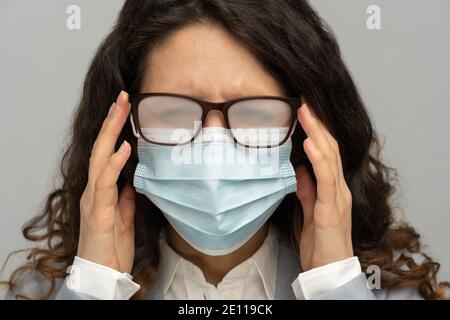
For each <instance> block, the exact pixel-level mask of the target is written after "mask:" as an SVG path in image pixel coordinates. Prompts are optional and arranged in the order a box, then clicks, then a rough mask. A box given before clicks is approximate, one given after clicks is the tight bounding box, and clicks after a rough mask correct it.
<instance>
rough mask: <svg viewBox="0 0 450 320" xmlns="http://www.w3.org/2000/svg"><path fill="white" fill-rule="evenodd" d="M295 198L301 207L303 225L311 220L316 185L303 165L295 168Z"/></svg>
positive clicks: (315, 196) (315, 197)
mask: <svg viewBox="0 0 450 320" xmlns="http://www.w3.org/2000/svg"><path fill="white" fill-rule="evenodd" d="M295 174H296V176H297V193H296V194H297V198H298V199H299V200H300V203H301V204H302V208H303V226H305V225H309V224H310V223H312V222H313V217H314V204H315V203H316V199H317V195H316V193H317V192H316V185H315V183H314V181H313V179H312V178H311V176H310V175H309V173H308V170H306V167H305V166H304V165H301V166H299V167H297V168H296V170H295Z"/></svg>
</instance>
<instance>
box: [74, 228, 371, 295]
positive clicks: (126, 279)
mask: <svg viewBox="0 0 450 320" xmlns="http://www.w3.org/2000/svg"><path fill="white" fill-rule="evenodd" d="M160 248H161V264H160V270H161V271H162V272H163V274H162V277H163V296H164V299H166V300H169V299H187V300H191V299H208V300H209V299H214V300H220V299H224V300H234V299H237V300H245V299H255V300H258V299H262V300H272V299H274V294H275V287H276V275H277V265H278V261H277V259H276V257H278V249H279V231H278V229H277V228H276V227H275V226H274V225H270V227H269V232H268V234H267V237H266V239H265V240H264V242H263V244H262V245H261V247H260V248H259V249H258V250H257V251H256V252H255V253H254V254H253V255H252V256H251V257H250V258H248V259H247V260H245V261H243V262H242V263H240V264H239V265H237V266H236V267H234V268H233V269H232V270H230V271H229V272H228V273H227V274H226V275H225V277H224V278H223V279H222V281H221V282H220V283H219V284H218V285H217V287H215V286H214V285H212V284H210V283H208V282H207V281H206V279H205V277H204V275H203V272H202V271H201V269H200V268H199V267H197V266H196V265H195V264H193V263H192V262H190V261H188V260H186V259H184V258H183V257H181V256H180V255H179V254H177V253H176V252H175V251H174V250H173V249H172V248H171V247H170V246H169V244H168V243H167V239H166V237H165V233H164V232H161V234H160ZM361 272H362V271H361V265H360V263H359V260H358V258H357V257H352V258H349V259H345V260H341V261H338V262H335V263H331V264H328V265H325V266H322V267H319V268H315V269H311V270H309V271H306V272H302V273H300V274H299V276H298V277H297V278H296V279H295V280H294V281H293V283H292V290H293V291H294V294H295V296H296V298H297V299H311V298H313V297H315V296H318V295H320V294H322V293H325V292H327V291H329V290H333V289H335V288H338V287H340V286H342V285H344V284H345V283H347V282H348V281H350V280H352V279H353V278H355V277H357V276H358V275H359V274H360V273H361ZM68 273H69V275H68V276H67V285H68V287H69V288H70V289H72V290H75V291H77V292H80V293H84V294H89V295H91V296H93V297H96V298H98V299H108V300H109V299H117V300H120V299H121V300H124V299H130V298H131V297H132V296H133V295H134V294H135V293H136V292H137V291H138V290H139V289H140V286H139V285H138V284H136V283H134V282H133V281H132V277H131V275H129V274H125V273H121V272H118V271H116V270H114V269H111V268H108V267H105V266H102V265H99V264H96V263H93V262H90V261H87V260H85V259H82V258H80V257H75V260H74V263H73V265H72V266H71V267H69V269H68ZM287 289H288V288H287Z"/></svg>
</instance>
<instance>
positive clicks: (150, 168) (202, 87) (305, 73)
mask: <svg viewBox="0 0 450 320" xmlns="http://www.w3.org/2000/svg"><path fill="white" fill-rule="evenodd" d="M122 90H124V91H122ZM125 91H126V92H125ZM119 92H120V94H119ZM127 92H129V93H131V95H130V94H128V93H127ZM117 95H118V97H117ZM113 100H115V103H114V104H113V105H112V106H110V103H111V101H113ZM224 101H227V103H222V102H224ZM219 102H220V103H219ZM128 119H130V121H128ZM199 123H200V126H201V128H198V126H196V125H198V124H199ZM255 129H256V131H255ZM269 129H270V130H272V129H276V132H275V134H273V132H270V140H267V134H266V135H264V136H263V135H261V134H260V133H261V131H263V130H269ZM179 130H181V133H180V131H179ZM251 130H253V131H251ZM255 133H256V135H255ZM266 133H267V132H266ZM174 134H175V135H174ZM262 136H263V137H265V138H264V139H262V138H261V137H262ZM174 137H175V138H177V140H176V141H175V140H173V138H174ZM205 137H206V140H205V141H206V142H205V143H201V142H202V138H205ZM255 137H257V139H256V140H255V139H254V138H255ZM179 145H181V146H182V148H184V149H178V151H177V152H181V153H180V154H182V153H183V152H186V151H189V148H191V149H190V152H192V153H188V157H185V154H183V155H182V156H181V161H178V162H177V161H175V159H174V154H175V155H176V154H177V153H174V150H177V149H176V148H178V147H179ZM206 146H209V147H211V148H212V150H213V151H214V152H220V151H221V150H223V149H221V148H223V147H225V146H226V147H227V149H226V150H225V152H226V155H230V154H232V155H233V156H239V155H241V154H244V153H246V154H247V153H248V154H250V157H252V155H253V156H254V157H256V158H258V159H260V158H261V157H263V156H265V157H266V160H269V162H270V163H271V164H274V165H275V169H276V170H272V171H270V172H268V171H264V170H262V169H267V168H263V165H262V164H261V163H259V162H258V163H256V164H255V163H253V164H251V163H249V162H245V161H244V162H243V163H240V164H238V163H231V164H224V163H213V164H211V163H205V162H206V161H203V162H202V161H200V163H194V164H192V163H190V162H189V161H188V162H186V161H184V160H186V158H189V155H192V154H193V155H194V156H195V155H196V154H197V153H199V154H200V156H202V155H203V153H204V152H205V150H206ZM116 150H117V151H116ZM178 160H180V158H179V159H178ZM203 160H206V159H203ZM294 170H295V171H294ZM61 173H62V176H63V184H62V186H61V187H60V188H59V189H57V190H55V191H54V192H53V193H51V194H50V195H49V197H48V199H47V205H46V207H45V209H44V211H43V213H42V214H41V215H39V216H37V217H36V218H34V219H33V220H31V221H30V222H29V223H28V224H27V226H26V227H25V228H24V236H25V237H26V238H27V239H29V240H32V241H42V240H44V241H46V242H47V248H44V249H42V248H35V249H32V250H31V252H30V255H29V256H28V262H27V264H26V265H24V266H22V267H20V268H19V269H17V270H16V271H15V272H14V273H13V274H12V275H11V277H10V279H9V281H8V282H7V284H8V285H9V289H10V291H9V293H8V297H9V298H21V297H23V298H40V299H48V298H56V299H129V298H133V299H222V298H223V299H296V298H297V299H337V298H348V299H375V298H380V299H395V298H407V299H409V298H431V299H438V298H443V297H444V296H443V294H444V290H445V288H446V287H448V284H447V283H445V284H438V283H437V281H436V273H437V271H438V269H439V264H437V263H436V262H434V261H433V260H432V259H431V258H430V257H428V256H427V255H425V254H423V253H421V252H420V242H419V235H418V234H417V233H416V232H415V231H414V229H413V228H411V227H410V226H408V225H406V224H399V223H397V224H396V225H394V217H393V212H392V209H391V206H390V204H389V198H390V196H391V195H392V193H393V191H394V189H393V186H392V180H393V174H392V170H391V169H389V168H388V167H386V166H385V165H383V163H382V162H381V161H380V160H379V146H378V142H377V137H376V134H375V132H374V131H373V129H372V126H371V123H370V120H369V118H368V115H367V112H366V110H365V108H364V105H363V103H362V101H361V99H360V96H359V95H358V92H357V90H356V88H355V85H354V83H353V81H352V79H351V77H350V75H349V73H348V71H347V69H346V67H345V65H344V63H343V61H342V59H341V56H340V51H339V48H338V45H337V43H336V40H335V38H334V36H333V35H332V33H331V31H330V30H329V29H328V28H327V26H326V25H325V24H324V23H323V21H322V20H321V19H320V18H319V17H318V15H317V13H316V12H315V11H314V10H313V9H312V8H311V7H310V6H309V4H308V3H307V2H306V1H299V0H295V1H291V0H284V1H278V0H270V1H265V2H264V5H263V6H262V5H261V2H260V1H226V2H225V1H201V0H188V1H157V0H147V1H133V0H128V1H126V3H125V5H124V7H123V9H122V11H121V14H120V17H119V20H118V22H117V24H116V26H115V28H114V30H113V31H112V32H111V34H110V35H109V36H108V37H107V39H106V40H105V41H104V43H103V44H102V45H101V47H100V49H99V50H98V52H97V54H96V56H95V58H94V60H93V62H92V65H91V67H90V69H89V72H88V74H87V77H86V80H85V84H84V88H83V95H82V99H81V103H80V105H79V108H78V110H77V112H76V116H75V120H74V123H73V131H72V136H71V144H70V146H69V147H68V149H67V150H66V152H65V154H64V158H63V160H62V165H61ZM69 266H70V267H69ZM374 266H375V267H379V270H380V272H381V275H380V276H381V284H380V286H379V287H376V286H375V288H372V289H370V288H369V286H367V285H366V284H367V276H370V274H369V270H374V268H373V267H374ZM68 267H69V268H68ZM375 270H376V268H375ZM362 271H367V272H368V275H367V276H366V274H365V273H364V272H362ZM375 276H377V274H375ZM375 283H376V282H375Z"/></svg>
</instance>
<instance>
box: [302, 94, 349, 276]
mask: <svg viewBox="0 0 450 320" xmlns="http://www.w3.org/2000/svg"><path fill="white" fill-rule="evenodd" d="M297 116H298V120H299V121H300V124H301V125H302V127H303V129H304V131H305V133H306V134H307V136H308V138H307V139H305V141H304V143H303V146H304V149H305V152H306V155H307V156H308V158H309V160H310V161H311V164H312V167H313V170H314V175H315V176H316V180H317V185H316V184H315V183H314V181H313V180H312V178H311V176H310V175H309V174H308V171H307V170H306V168H305V166H304V165H302V166H300V167H298V168H296V174H297V197H298V199H299V200H300V202H301V204H302V208H303V216H304V223H303V226H302V227H301V230H302V232H301V235H300V239H299V243H300V260H301V265H302V269H303V271H308V270H310V269H313V268H317V267H320V266H323V265H326V264H329V263H332V262H336V261H339V260H343V259H347V258H350V257H352V256H353V246H352V236H351V227H352V220H351V212H352V195H351V193H350V190H349V188H348V186H347V184H346V182H345V179H344V175H343V170H342V161H341V156H340V153H339V147H338V143H337V142H336V140H335V139H334V137H333V136H332V135H331V134H330V132H329V131H328V130H327V128H326V127H325V126H324V124H323V123H322V122H321V121H320V120H319V119H318V118H317V117H316V116H315V115H314V114H313V113H312V112H311V110H310V109H309V108H308V106H307V104H306V103H304V104H303V105H302V107H301V108H300V109H298V112H297Z"/></svg>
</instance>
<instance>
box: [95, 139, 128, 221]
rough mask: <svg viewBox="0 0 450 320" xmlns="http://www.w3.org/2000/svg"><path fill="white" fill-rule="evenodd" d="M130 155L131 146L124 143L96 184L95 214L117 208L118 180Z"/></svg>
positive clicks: (111, 158)
mask: <svg viewBox="0 0 450 320" xmlns="http://www.w3.org/2000/svg"><path fill="white" fill-rule="evenodd" d="M130 154H131V147H130V144H129V143H128V142H126V141H124V142H123V144H122V146H121V147H120V149H119V150H118V151H117V152H116V153H115V154H113V155H112V156H111V157H110V159H109V161H108V163H107V165H106V167H105V169H104V170H103V171H102V173H101V174H100V176H99V177H98V179H97V180H96V182H95V191H94V212H103V211H104V210H105V209H110V208H113V207H116V205H117V199H116V197H117V194H116V188H117V185H116V183H117V179H118V178H119V175H120V172H121V171H122V169H123V167H124V166H125V163H126V162H127V160H128V158H129V157H130Z"/></svg>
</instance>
